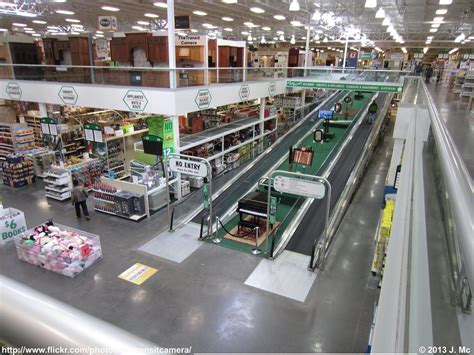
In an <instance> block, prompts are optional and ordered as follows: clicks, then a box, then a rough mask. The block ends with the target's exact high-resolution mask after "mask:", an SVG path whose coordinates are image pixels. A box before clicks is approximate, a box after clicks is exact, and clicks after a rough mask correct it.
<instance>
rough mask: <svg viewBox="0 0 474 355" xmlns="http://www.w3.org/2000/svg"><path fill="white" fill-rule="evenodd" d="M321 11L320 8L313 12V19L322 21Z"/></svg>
mask: <svg viewBox="0 0 474 355" xmlns="http://www.w3.org/2000/svg"><path fill="white" fill-rule="evenodd" d="M321 16H322V15H321V11H319V10H316V11H315V12H314V14H313V16H312V17H311V19H313V20H314V21H320V20H321Z"/></svg>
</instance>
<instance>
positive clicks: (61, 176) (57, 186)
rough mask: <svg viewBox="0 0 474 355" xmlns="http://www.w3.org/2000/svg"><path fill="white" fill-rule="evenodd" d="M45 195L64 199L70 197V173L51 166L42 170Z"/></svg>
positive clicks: (60, 199)
mask: <svg viewBox="0 0 474 355" xmlns="http://www.w3.org/2000/svg"><path fill="white" fill-rule="evenodd" d="M43 182H44V188H45V191H46V197H49V198H53V199H55V200H59V201H64V200H67V199H68V198H70V197H71V175H70V173H69V170H66V169H57V168H52V169H48V170H46V171H45V172H44V179H43Z"/></svg>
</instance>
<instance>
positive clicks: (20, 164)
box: [3, 154, 35, 187]
mask: <svg viewBox="0 0 474 355" xmlns="http://www.w3.org/2000/svg"><path fill="white" fill-rule="evenodd" d="M34 181H35V177H34V170H33V163H32V162H31V161H30V160H26V159H25V157H24V156H22V155H17V154H10V155H7V156H6V162H5V163H3V183H4V184H5V185H9V186H11V187H21V186H25V185H30V184H32V183H33V182H34Z"/></svg>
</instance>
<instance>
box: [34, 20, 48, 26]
mask: <svg viewBox="0 0 474 355" xmlns="http://www.w3.org/2000/svg"><path fill="white" fill-rule="evenodd" d="M31 22H33V23H37V24H40V25H45V24H46V23H47V22H46V21H42V20H33V21H31Z"/></svg>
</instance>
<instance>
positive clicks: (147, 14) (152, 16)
mask: <svg viewBox="0 0 474 355" xmlns="http://www.w3.org/2000/svg"><path fill="white" fill-rule="evenodd" d="M145 17H149V18H158V17H159V16H158V15H155V14H152V13H146V14H145Z"/></svg>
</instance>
